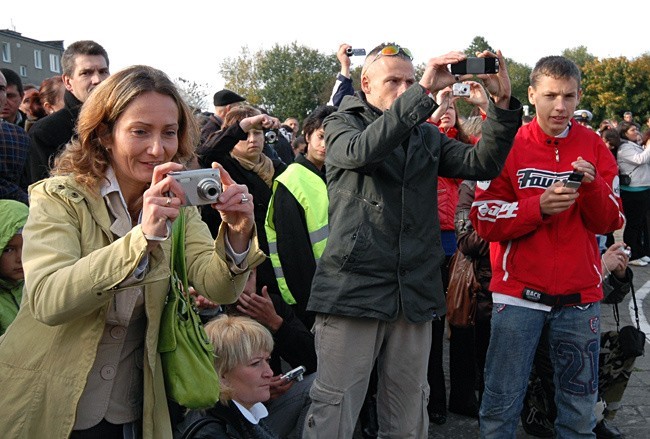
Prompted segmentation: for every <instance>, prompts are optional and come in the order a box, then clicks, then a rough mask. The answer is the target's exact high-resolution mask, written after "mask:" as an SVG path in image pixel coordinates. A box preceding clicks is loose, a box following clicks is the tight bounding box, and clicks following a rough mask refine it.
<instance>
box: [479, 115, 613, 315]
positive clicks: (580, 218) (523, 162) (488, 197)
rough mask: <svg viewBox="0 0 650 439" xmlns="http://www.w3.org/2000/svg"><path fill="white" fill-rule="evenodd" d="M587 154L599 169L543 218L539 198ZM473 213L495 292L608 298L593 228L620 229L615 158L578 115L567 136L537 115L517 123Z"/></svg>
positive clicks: (588, 299) (482, 186)
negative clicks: (566, 204) (569, 200)
mask: <svg viewBox="0 0 650 439" xmlns="http://www.w3.org/2000/svg"><path fill="white" fill-rule="evenodd" d="M578 157H582V158H583V159H585V160H587V161H588V162H590V163H592V164H593V165H594V167H595V168H596V179H595V180H594V181H593V182H592V183H583V184H582V185H581V186H580V188H579V189H578V193H579V194H580V196H579V197H578V199H577V200H576V202H575V203H574V204H573V205H572V206H571V207H570V208H569V209H568V210H566V211H564V212H562V213H559V214H556V215H544V216H542V213H541V209H540V204H539V202H540V197H541V195H542V193H543V192H544V190H545V189H546V188H547V187H549V186H550V185H552V184H553V183H554V182H555V181H557V180H564V179H566V178H567V177H568V176H569V174H570V173H571V171H572V170H573V168H572V166H571V162H573V161H575V160H577V158H578ZM470 218H471V220H472V223H473V225H474V228H475V229H476V231H477V232H478V234H479V236H481V237H482V238H483V239H485V240H486V241H490V242H491V244H490V258H491V263H492V281H491V283H490V290H492V291H494V292H497V293H503V294H507V295H509V296H513V297H518V298H522V292H523V289H524V288H531V289H534V290H537V291H542V292H544V293H547V294H551V295H568V294H574V293H580V295H581V303H591V302H596V301H599V300H601V299H602V297H603V293H602V285H601V273H600V272H601V265H600V264H601V263H600V252H599V249H598V245H597V242H596V237H595V234H605V233H609V232H612V231H614V230H617V229H619V228H621V227H622V226H623V224H624V221H625V218H624V216H623V209H622V204H621V199H620V197H619V194H618V167H617V165H616V161H615V160H614V156H613V155H612V153H611V152H610V151H609V150H608V149H607V147H606V146H605V144H604V143H603V141H602V140H601V139H600V137H598V135H597V134H595V133H594V132H593V131H591V130H589V129H587V128H585V127H583V126H581V125H580V124H578V123H576V122H575V120H572V124H571V128H570V130H569V134H568V136H567V137H565V138H555V137H549V136H548V135H546V134H545V133H544V132H543V131H542V129H541V128H540V126H539V124H538V123H537V119H534V120H533V121H532V122H531V123H530V124H528V125H524V126H522V127H521V128H520V129H519V132H518V133H517V136H516V137H515V141H514V144H513V147H512V150H511V151H510V154H509V155H508V158H507V160H506V163H505V166H504V168H503V170H502V172H501V174H500V175H499V176H498V177H497V178H495V179H494V180H492V181H484V182H478V184H477V188H476V198H475V201H474V203H473V205H472V209H471V212H470Z"/></svg>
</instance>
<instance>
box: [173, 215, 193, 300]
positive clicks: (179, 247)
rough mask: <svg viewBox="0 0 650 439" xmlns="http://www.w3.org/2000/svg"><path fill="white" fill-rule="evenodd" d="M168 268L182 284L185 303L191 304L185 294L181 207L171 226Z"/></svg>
mask: <svg viewBox="0 0 650 439" xmlns="http://www.w3.org/2000/svg"><path fill="white" fill-rule="evenodd" d="M170 259H171V262H170V264H171V265H170V268H171V271H172V273H174V272H175V273H176V276H178V279H179V280H180V281H181V282H182V284H183V293H185V294H183V297H184V298H185V301H186V302H187V303H188V305H189V304H191V302H190V300H189V297H187V296H188V295H187V292H188V291H189V284H188V281H187V265H186V261H185V208H183V207H181V208H180V210H179V215H178V218H176V221H174V225H173V226H172V250H171V258H170Z"/></svg>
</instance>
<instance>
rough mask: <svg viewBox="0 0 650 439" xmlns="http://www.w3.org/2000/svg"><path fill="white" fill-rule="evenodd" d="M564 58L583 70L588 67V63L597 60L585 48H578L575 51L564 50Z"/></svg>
mask: <svg viewBox="0 0 650 439" xmlns="http://www.w3.org/2000/svg"><path fill="white" fill-rule="evenodd" d="M562 56H563V57H565V58H568V59H570V60H571V61H573V62H574V63H576V64H577V65H578V67H580V68H581V69H582V68H583V67H584V66H585V65H587V63H590V62H592V61H595V60H596V57H595V56H594V55H592V54H591V53H589V51H588V50H587V48H586V47H585V46H578V47H574V48H573V49H564V50H563V51H562Z"/></svg>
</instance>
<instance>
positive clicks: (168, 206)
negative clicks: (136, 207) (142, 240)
mask: <svg viewBox="0 0 650 439" xmlns="http://www.w3.org/2000/svg"><path fill="white" fill-rule="evenodd" d="M182 169H183V166H182V165H181V164H179V163H174V162H168V163H163V164H162V165H158V166H156V167H155V168H154V170H153V176H152V177H151V186H149V189H147V190H146V191H144V194H143V195H142V221H141V225H142V232H143V233H144V235H145V237H146V238H147V239H148V241H149V245H150V247H152V246H155V245H157V243H158V241H162V240H164V239H166V238H168V237H169V235H170V234H171V223H172V222H173V221H174V220H175V219H176V218H177V217H178V214H179V208H180V206H181V204H183V203H184V202H185V192H184V191H183V188H182V187H181V186H180V184H179V183H178V182H177V181H176V180H174V179H173V178H172V177H169V176H167V174H168V173H169V172H172V171H180V170H182ZM168 221H169V223H168ZM168 224H169V225H168Z"/></svg>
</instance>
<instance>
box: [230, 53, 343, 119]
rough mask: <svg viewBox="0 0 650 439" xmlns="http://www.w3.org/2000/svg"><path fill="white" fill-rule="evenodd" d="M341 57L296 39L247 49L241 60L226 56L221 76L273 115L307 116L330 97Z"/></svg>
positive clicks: (232, 86)
mask: <svg viewBox="0 0 650 439" xmlns="http://www.w3.org/2000/svg"><path fill="white" fill-rule="evenodd" d="M337 70H338V60H337V59H336V56H335V55H333V54H332V55H324V54H322V53H320V52H319V51H317V50H314V49H310V48H308V47H306V46H300V45H298V44H297V43H296V42H293V43H291V44H290V45H287V46H280V45H278V44H276V45H274V46H273V47H272V48H271V49H270V50H268V51H265V52H263V51H259V52H257V53H256V54H255V55H250V52H249V51H248V50H247V48H243V49H242V54H241V55H240V56H239V57H238V58H237V59H234V60H232V59H226V60H225V61H224V62H223V63H222V65H221V70H220V72H221V75H222V76H223V77H224V78H225V79H226V87H227V88H229V89H231V90H233V91H235V92H236V93H239V94H241V95H242V96H246V99H247V101H248V102H249V103H251V104H253V105H258V106H260V107H261V108H264V109H265V110H266V111H268V112H269V113H270V114H272V115H273V116H276V117H278V118H279V119H280V120H284V119H286V118H287V117H297V118H298V120H302V119H304V118H305V117H306V116H307V115H308V114H309V113H310V112H311V110H313V109H314V108H316V107H317V106H318V105H322V104H325V103H326V102H327V100H328V99H329V96H330V93H331V90H332V86H333V84H334V78H335V77H336V71H337Z"/></svg>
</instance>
